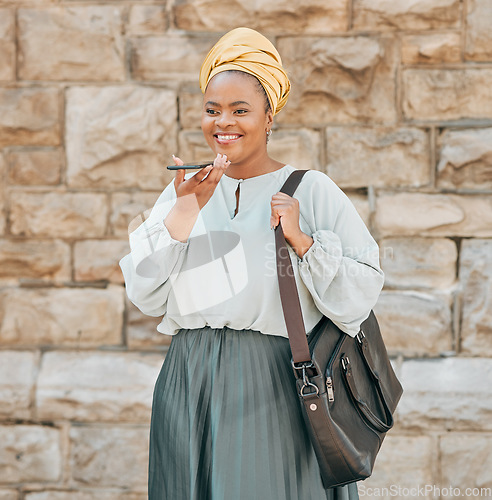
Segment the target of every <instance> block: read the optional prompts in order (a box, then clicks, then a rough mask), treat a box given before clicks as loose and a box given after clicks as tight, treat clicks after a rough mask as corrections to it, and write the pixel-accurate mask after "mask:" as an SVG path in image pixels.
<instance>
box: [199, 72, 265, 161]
mask: <svg viewBox="0 0 492 500" xmlns="http://www.w3.org/2000/svg"><path fill="white" fill-rule="evenodd" d="M258 85H259V84H258V81H257V80H256V79H255V77H254V76H251V75H249V74H247V73H241V72H236V71H234V72H229V71H224V72H222V73H218V74H217V75H215V76H214V77H213V78H212V79H211V80H210V82H209V84H208V86H207V89H206V91H205V94H204V97H203V112H202V131H203V135H204V137H205V139H206V141H207V143H208V145H209V146H210V148H211V149H212V151H213V152H214V153H215V154H217V153H221V154H226V155H227V158H228V159H229V160H230V161H231V164H232V165H237V166H240V165H248V164H254V162H261V161H264V160H265V158H268V155H267V148H266V137H267V135H266V133H267V131H268V130H270V129H271V126H272V123H273V114H272V112H271V111H270V110H269V111H265V104H266V102H265V94H264V93H263V91H262V89H261V87H260V88H259V87H258Z"/></svg>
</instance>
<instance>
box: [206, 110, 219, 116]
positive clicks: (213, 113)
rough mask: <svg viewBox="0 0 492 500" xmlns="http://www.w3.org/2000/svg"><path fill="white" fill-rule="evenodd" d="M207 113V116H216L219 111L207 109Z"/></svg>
mask: <svg viewBox="0 0 492 500" xmlns="http://www.w3.org/2000/svg"><path fill="white" fill-rule="evenodd" d="M205 113H207V115H215V114H216V113H217V111H215V109H206V110H205Z"/></svg>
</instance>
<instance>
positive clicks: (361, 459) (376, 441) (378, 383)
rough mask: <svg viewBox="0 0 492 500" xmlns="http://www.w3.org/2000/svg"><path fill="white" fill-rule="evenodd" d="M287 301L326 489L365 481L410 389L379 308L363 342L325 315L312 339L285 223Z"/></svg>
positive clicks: (281, 245)
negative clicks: (386, 338) (391, 352)
mask: <svg viewBox="0 0 492 500" xmlns="http://www.w3.org/2000/svg"><path fill="white" fill-rule="evenodd" d="M306 172H307V171H306V170H296V171H294V172H293V173H292V174H291V175H290V176H289V178H288V179H287V181H286V182H285V184H284V185H283V187H282V189H281V191H282V192H284V193H286V194H288V195H289V196H292V195H293V194H294V191H295V190H296V188H297V186H298V184H299V182H300V181H301V179H302V176H303V175H304V174H305V173H306ZM275 242H276V249H277V275H278V282H279V287H280V298H281V301H282V308H283V312H284V317H285V323H286V326H287V332H288V334H289V342H290V347H291V350H292V367H293V369H294V374H295V377H296V388H297V393H298V395H299V401H300V403H301V408H302V412H303V415H304V419H305V422H306V426H307V430H308V432H309V435H310V437H311V442H312V445H313V448H314V451H315V454H316V457H317V459H318V463H319V467H320V473H321V478H322V481H323V485H324V487H325V488H326V489H328V488H334V487H336V486H342V485H344V484H348V483H352V482H354V481H359V480H361V479H365V478H367V477H369V476H370V475H371V474H372V470H373V467H374V461H375V459H376V455H377V453H378V451H379V449H380V446H381V443H382V442H383V439H384V437H385V435H386V433H387V432H388V431H389V430H390V429H391V427H392V426H393V413H394V411H395V408H396V405H397V404H398V401H399V399H400V397H401V394H402V392H403V388H402V386H401V384H400V382H399V381H398V379H397V378H396V375H395V372H394V371H393V368H392V366H391V363H390V360H389V358H388V354H387V352H386V347H385V345H384V342H383V339H382V337H381V332H380V331H379V326H378V322H377V320H376V317H375V315H374V312H372V311H371V313H370V315H369V317H368V318H367V319H366V320H365V321H364V322H363V323H362V325H361V328H360V331H359V333H358V334H357V336H356V337H351V336H350V335H347V334H346V333H344V332H342V331H341V330H340V329H339V328H338V327H337V326H336V325H335V324H334V323H333V322H332V321H331V320H330V319H328V318H327V317H323V318H322V319H321V320H320V321H319V323H318V324H317V325H316V326H315V327H314V328H313V330H312V331H311V332H310V333H309V336H307V337H306V332H305V329H304V322H303V319H302V311H301V306H300V302H299V295H298V292H297V287H296V282H295V279H294V274H293V270H292V262H291V259H290V255H289V252H288V249H287V243H286V241H285V237H284V234H283V230H282V227H281V225H280V224H279V225H278V226H277V227H276V229H275Z"/></svg>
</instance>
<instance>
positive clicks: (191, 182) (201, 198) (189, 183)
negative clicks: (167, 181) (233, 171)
mask: <svg viewBox="0 0 492 500" xmlns="http://www.w3.org/2000/svg"><path fill="white" fill-rule="evenodd" d="M173 158H174V163H175V164H176V165H178V166H179V165H183V161H182V160H181V159H180V158H178V157H176V156H174V155H173ZM230 164H231V162H230V161H228V160H227V156H226V155H221V154H218V155H217V157H216V158H215V160H214V163H213V165H208V166H207V167H205V168H202V169H201V170H200V171H199V172H197V173H196V174H195V175H193V176H192V177H190V178H188V179H186V180H185V173H186V170H184V169H183V170H177V171H176V177H175V178H174V188H175V189H176V194H177V197H178V199H179V198H183V197H186V198H188V197H190V196H192V197H193V198H192V199H191V200H187V203H186V205H190V203H193V204H194V203H197V204H198V209H199V210H201V209H202V208H203V207H204V206H205V205H206V204H207V202H208V201H209V200H210V198H211V197H212V195H213V194H214V191H215V188H216V187H217V185H218V184H219V181H220V178H221V177H222V175H223V174H224V172H225V171H226V169H227V167H228V166H229V165H230ZM207 174H208V175H207ZM179 201H184V200H179ZM195 206H196V205H195Z"/></svg>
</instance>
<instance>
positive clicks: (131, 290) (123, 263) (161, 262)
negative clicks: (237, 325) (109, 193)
mask: <svg viewBox="0 0 492 500" xmlns="http://www.w3.org/2000/svg"><path fill="white" fill-rule="evenodd" d="M175 201H176V194H175V191H174V185H173V183H171V184H170V185H169V186H167V187H166V189H165V190H164V191H163V193H162V194H161V196H160V197H159V198H158V200H157V202H156V204H155V205H154V207H153V209H152V211H151V213H150V215H149V217H148V218H147V219H146V220H145V221H144V222H143V223H142V224H140V226H139V227H137V229H135V231H133V232H132V233H130V236H129V240H130V253H129V254H128V255H126V256H125V257H123V258H122V259H121V260H120V267H121V270H122V272H123V277H124V279H125V285H126V293H127V295H128V298H129V299H130V301H131V302H132V303H133V304H135V305H136V306H137V307H138V308H139V309H140V310H141V311H142V312H143V313H144V314H147V315H148V316H162V315H164V314H165V313H166V310H167V307H166V304H167V299H168V297H169V292H170V289H171V280H170V277H171V276H172V275H173V274H174V273H177V272H179V269H180V267H181V265H182V263H183V258H184V253H185V249H186V248H187V246H188V243H187V242H186V243H183V242H181V241H178V240H175V239H174V238H172V237H171V235H170V234H169V231H168V230H167V228H166V226H165V224H164V219H165V217H166V216H167V214H168V213H169V211H170V210H171V208H172V207H173V206H174V203H175Z"/></svg>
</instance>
